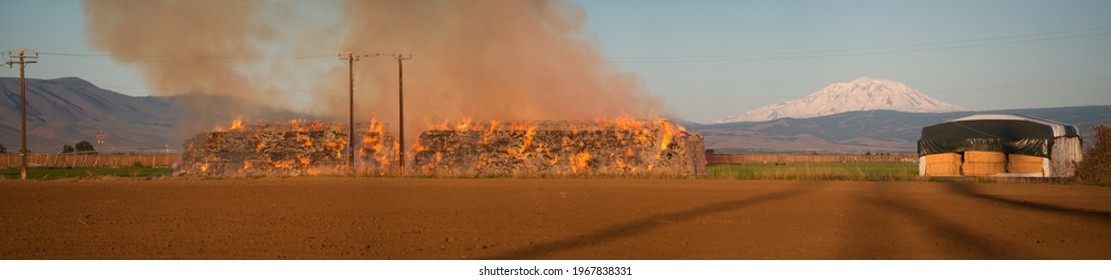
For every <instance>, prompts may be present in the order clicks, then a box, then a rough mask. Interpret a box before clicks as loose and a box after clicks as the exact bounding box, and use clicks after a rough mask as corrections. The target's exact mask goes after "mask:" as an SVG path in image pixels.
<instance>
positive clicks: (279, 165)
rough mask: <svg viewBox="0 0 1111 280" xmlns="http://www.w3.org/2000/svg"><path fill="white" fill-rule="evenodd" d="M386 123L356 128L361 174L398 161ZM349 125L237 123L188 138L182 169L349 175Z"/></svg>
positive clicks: (214, 172) (217, 173)
mask: <svg viewBox="0 0 1111 280" xmlns="http://www.w3.org/2000/svg"><path fill="white" fill-rule="evenodd" d="M382 127H383V126H382V123H380V122H375V121H372V122H371V123H369V124H360V125H357V126H356V130H355V133H356V135H355V140H356V144H355V149H356V150H355V151H356V155H355V160H356V168H357V170H356V171H357V172H358V173H360V174H381V173H384V172H386V171H388V170H389V169H390V168H392V167H393V165H394V164H395V163H396V162H397V153H396V152H395V151H394V147H395V144H394V139H393V137H392V136H388V135H386V134H385V133H384V132H383V131H382ZM347 136H348V128H347V126H344V125H338V124H332V123H324V122H302V121H290V122H288V123H260V124H252V125H246V126H243V125H240V123H239V121H236V122H235V123H233V124H232V127H231V129H228V130H222V129H217V130H216V131H213V132H208V133H202V134H199V135H197V136H196V137H194V138H193V139H189V140H186V142H185V152H184V154H183V155H182V162H183V165H182V167H181V170H180V171H179V174H180V175H185V176H260V175H319V174H346V173H347V157H346V156H347V155H346V153H345V151H346V147H347V139H348V138H347Z"/></svg>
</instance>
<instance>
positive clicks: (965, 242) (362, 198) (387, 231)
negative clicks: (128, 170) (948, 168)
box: [0, 177, 1111, 259]
mask: <svg viewBox="0 0 1111 280" xmlns="http://www.w3.org/2000/svg"><path fill="white" fill-rule="evenodd" d="M0 185H2V186H0V258H3V259H1111V188H1108V187H1096V186H1084V185H1035V184H1017V185H1002V184H1000V185H990V184H960V183H882V182H812V181H741V180H644V179H625V180H621V179H369V178H328V177H325V178H268V179H231V180H201V179H157V178H156V179H154V180H135V179H85V180H69V181H47V182H26V183H24V182H19V181H12V180H6V181H4V180H0Z"/></svg>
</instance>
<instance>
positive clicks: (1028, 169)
mask: <svg viewBox="0 0 1111 280" xmlns="http://www.w3.org/2000/svg"><path fill="white" fill-rule="evenodd" d="M1043 159H1044V158H1043V157H1036V156H1028V155H1020V154H1008V155H1007V173H1019V174H1026V173H1042V161H1043Z"/></svg>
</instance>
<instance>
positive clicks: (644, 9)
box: [0, 0, 1111, 122]
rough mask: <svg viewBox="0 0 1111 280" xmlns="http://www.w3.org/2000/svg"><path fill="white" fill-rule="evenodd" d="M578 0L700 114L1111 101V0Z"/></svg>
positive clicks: (41, 38)
mask: <svg viewBox="0 0 1111 280" xmlns="http://www.w3.org/2000/svg"><path fill="white" fill-rule="evenodd" d="M572 2H573V3H577V4H579V5H581V6H582V7H583V8H584V9H585V12H586V14H587V22H586V28H585V30H584V32H585V33H584V34H582V35H583V36H588V37H593V38H595V39H596V40H597V43H598V44H599V47H600V48H601V49H602V51H603V53H604V55H605V57H607V59H608V60H610V61H612V62H613V63H616V64H617V65H618V66H619V67H620V68H621V69H622V70H623V71H626V72H631V73H635V74H637V75H638V76H639V77H640V79H641V80H642V82H643V83H644V85H645V89H646V90H647V91H648V93H649V94H652V95H657V96H660V97H662V98H664V100H665V105H666V106H667V107H668V109H669V110H670V112H671V113H672V114H674V115H677V116H679V117H682V118H686V119H690V120H694V121H697V122H712V121H714V120H717V119H719V118H722V117H725V116H728V115H735V114H739V113H742V112H744V111H747V110H750V109H753V108H756V107H759V106H763V105H767V104H771V103H777V102H783V101H787V100H791V99H796V98H799V97H802V96H804V95H806V94H809V93H811V92H813V91H816V90H818V89H821V88H822V87H824V86H826V85H828V84H830V83H835V82H847V81H849V80H852V79H854V78H856V77H860V76H869V77H875V78H882V79H890V80H896V81H900V82H903V83H906V84H907V85H909V86H911V87H913V88H917V89H919V90H922V91H923V92H925V93H927V94H929V95H931V96H933V97H935V98H938V99H941V100H943V101H946V102H949V103H953V104H956V105H959V106H962V107H965V108H967V109H973V110H988V109H1003V108H1029V107H1059V106H1077V105H1094V104H1111V90H1108V88H1111V51H1109V50H1111V16H1108V15H1111V1H1013V0H1008V1H643V0H639V1H632V0H606V1H600V0H597V1H587V0H574V1H572ZM0 7H2V8H3V9H0V38H2V39H0V48H3V49H5V50H7V49H14V48H20V47H27V48H31V49H35V50H38V51H40V52H60V53H98V52H97V51H96V50H92V49H91V48H89V47H88V46H87V43H86V42H85V38H84V30H83V28H84V20H83V16H82V14H81V7H80V2H79V1H75V0H52V1H22V0H16V1H12V0H0ZM846 50H847V51H846ZM28 73H29V75H30V76H31V77H40V78H55V77H64V76H77V77H82V78H85V79H87V80H89V81H91V82H93V83H94V84H97V85H100V86H102V87H106V88H109V89H113V90H116V91H119V92H121V93H124V94H130V95H146V94H147V92H146V90H145V89H144V85H143V84H142V83H141V82H140V81H139V76H138V74H137V73H136V72H135V71H133V70H132V69H129V68H126V67H123V66H120V65H118V64H116V63H115V62H112V61H111V60H110V59H106V58H88V57H59V56H49V55H43V56H42V58H41V59H40V63H39V64H35V65H33V66H30V67H29V68H28ZM0 76H6V77H12V76H18V71H17V70H15V69H6V68H5V69H2V70H0Z"/></svg>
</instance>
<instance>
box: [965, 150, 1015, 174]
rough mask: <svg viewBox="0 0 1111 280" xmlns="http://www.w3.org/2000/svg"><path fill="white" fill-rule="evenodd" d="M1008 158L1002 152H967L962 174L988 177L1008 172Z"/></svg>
mask: <svg viewBox="0 0 1111 280" xmlns="http://www.w3.org/2000/svg"><path fill="white" fill-rule="evenodd" d="M1006 165H1007V156H1006V154H1003V153H1001V152H985V151H966V152H964V164H962V165H961V173H963V174H964V175H966V176H988V175H995V174H1000V173H1005V172H1006Z"/></svg>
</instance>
